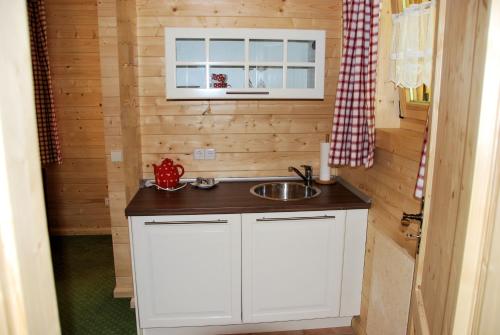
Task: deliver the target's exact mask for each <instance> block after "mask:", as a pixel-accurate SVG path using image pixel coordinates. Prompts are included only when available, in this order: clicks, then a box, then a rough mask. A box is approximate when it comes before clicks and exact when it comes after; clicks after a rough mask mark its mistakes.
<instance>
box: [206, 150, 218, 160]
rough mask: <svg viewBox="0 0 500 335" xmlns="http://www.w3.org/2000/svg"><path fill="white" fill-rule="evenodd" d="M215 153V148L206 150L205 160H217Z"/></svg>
mask: <svg viewBox="0 0 500 335" xmlns="http://www.w3.org/2000/svg"><path fill="white" fill-rule="evenodd" d="M215 153H216V152H215V149H214V148H209V149H205V159H215Z"/></svg>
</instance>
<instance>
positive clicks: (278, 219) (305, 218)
mask: <svg viewBox="0 0 500 335" xmlns="http://www.w3.org/2000/svg"><path fill="white" fill-rule="evenodd" d="M326 219H335V216H333V215H322V216H297V217H288V218H260V219H257V222H269V221H298V220H326Z"/></svg>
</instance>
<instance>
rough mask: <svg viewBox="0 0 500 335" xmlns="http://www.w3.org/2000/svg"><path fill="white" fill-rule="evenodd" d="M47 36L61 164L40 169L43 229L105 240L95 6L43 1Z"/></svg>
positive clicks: (85, 0)
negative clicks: (43, 185)
mask: <svg viewBox="0 0 500 335" xmlns="http://www.w3.org/2000/svg"><path fill="white" fill-rule="evenodd" d="M45 5H46V12H47V36H48V47H49V57H50V69H51V72H52V86H53V92H54V99H55V107H56V113H57V120H58V127H59V138H60V140H61V146H62V155H63V164H62V165H60V166H52V165H51V166H48V167H47V168H46V181H47V183H46V186H47V199H46V202H47V209H48V211H47V212H48V221H49V228H50V230H51V232H52V233H58V234H95V233H98V234H102V233H104V234H109V233H110V222H109V212H108V208H107V207H106V203H105V198H106V197H107V177H106V164H105V157H104V129H103V128H104V126H103V115H102V110H101V73H100V64H99V62H100V58H99V40H98V34H97V31H98V24H97V23H98V22H97V4H96V2H95V1H94V0H80V1H61V0H47V1H46V2H45Z"/></svg>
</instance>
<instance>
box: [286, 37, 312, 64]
mask: <svg viewBox="0 0 500 335" xmlns="http://www.w3.org/2000/svg"><path fill="white" fill-rule="evenodd" d="M315 49H316V43H315V42H314V41H288V52H287V58H288V62H311V63H314V61H315V58H316V57H315V56H316V50H315Z"/></svg>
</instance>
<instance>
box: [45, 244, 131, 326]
mask: <svg viewBox="0 0 500 335" xmlns="http://www.w3.org/2000/svg"><path fill="white" fill-rule="evenodd" d="M51 246H52V261H53V264H54V276H55V281H56V291H57V301H58V304H59V317H60V321H61V329H62V333H63V334H71V335H73V334H74V335H89V334H92V335H93V334H96V335H101V334H103V335H108V334H109V335H114V334H117V335H128V334H136V328H135V314H134V310H133V309H131V308H130V307H129V299H114V298H113V288H114V284H115V280H114V271H113V249H112V244H111V237H110V236H70V237H52V238H51Z"/></svg>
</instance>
